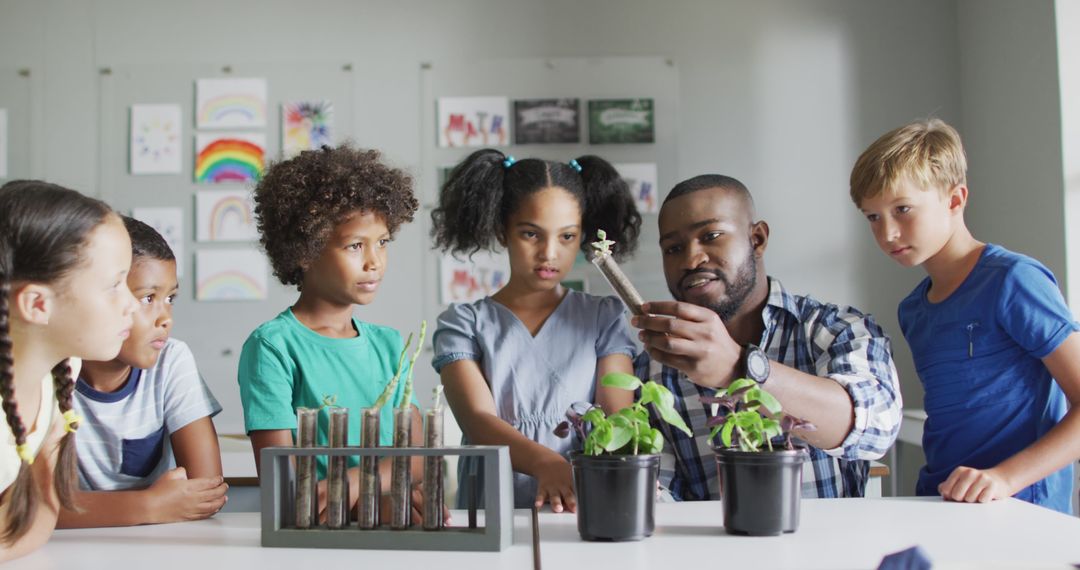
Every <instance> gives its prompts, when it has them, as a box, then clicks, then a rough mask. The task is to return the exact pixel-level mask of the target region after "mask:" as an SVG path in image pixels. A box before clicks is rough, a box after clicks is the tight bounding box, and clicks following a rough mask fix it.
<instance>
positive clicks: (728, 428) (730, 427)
mask: <svg viewBox="0 0 1080 570" xmlns="http://www.w3.org/2000/svg"><path fill="white" fill-rule="evenodd" d="M735 423H736V422H735V418H734V417H732V416H728V419H727V421H726V422H724V429H723V430H721V431H720V441H721V442H722V443H723V444H724V447H731V432H732V431H734V430H735Z"/></svg>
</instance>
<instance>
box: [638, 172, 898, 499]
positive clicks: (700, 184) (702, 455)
mask: <svg viewBox="0 0 1080 570" xmlns="http://www.w3.org/2000/svg"><path fill="white" fill-rule="evenodd" d="M754 217H755V216H754V205H753V199H752V198H751V196H750V193H749V191H748V190H747V189H746V187H745V186H744V185H743V184H742V183H741V182H739V181H738V180H735V179H734V178H731V177H727V176H721V175H711V174H710V175H702V176H697V177H695V178H691V179H690V180H686V181H684V182H682V183H680V184H678V185H677V186H675V188H673V189H672V191H671V192H670V193H669V194H668V196H667V198H666V199H665V200H664V203H663V205H662V207H661V209H660V249H661V251H662V252H663V260H664V276H665V277H666V280H667V284H668V289H669V290H670V291H671V294H672V296H673V297H674V298H675V299H676V300H675V301H658V302H650V303H647V304H646V305H645V306H644V307H643V308H644V310H645V312H646V313H647V314H648V315H649V316H643V317H635V318H634V319H633V324H634V326H636V327H638V328H640V329H642V330H641V332H640V333H639V337H640V338H641V340H642V343H643V344H644V346H645V349H646V351H647V352H645V353H642V354H641V355H640V356H639V357H638V359H637V361H636V362H635V370H636V373H637V375H638V376H639V377H641V378H643V379H648V378H651V379H653V380H656V381H658V382H660V383H661V384H663V385H665V386H666V387H667V388H668V389H670V390H671V391H672V393H674V394H675V399H676V402H675V404H676V406H675V407H676V409H677V410H678V411H679V413H680V414H681V415H682V416H683V419H684V420H685V421H686V423H687V424H688V425H689V426H690V428H691V430H692V431H693V432H694V437H693V438H690V437H688V436H686V435H685V434H682V433H681V432H679V431H677V430H672V429H669V428H668V427H667V424H666V423H664V422H656V425H657V427H660V429H662V430H663V431H664V436H665V438H666V440H667V442H668V446H667V447H666V449H665V454H664V458H663V461H662V463H661V477H660V479H661V483H662V484H664V485H665V486H666V487H667V488H668V489H669V490H670V491H671V492H672V495H673V496H674V497H675V498H676V499H679V500H705V499H715V498H719V494H718V483H717V477H716V464H715V460H714V459H713V453H712V451H711V448H710V445H709V442H708V441H707V438H708V434H709V428H708V427H706V425H705V423H706V421H707V420H708V418H709V416H711V415H712V410H711V409H708V408H705V407H703V406H702V404H701V403H700V401H699V396H701V395H712V394H713V393H714V392H715V391H716V389H718V388H723V387H725V386H727V385H728V384H730V383H731V381H732V380H734V379H736V378H740V377H744V376H748V377H751V378H753V379H754V380H756V381H758V382H760V383H762V385H763V388H765V389H766V390H768V391H769V392H770V393H772V394H773V395H774V396H776V398H777V399H778V400H779V401H780V403H781V405H782V406H783V408H784V411H785V412H786V413H789V414H791V415H793V416H796V417H799V418H802V419H804V420H808V421H810V422H811V423H813V424H814V425H815V426H816V427H817V429H816V431H805V432H796V434H795V435H796V436H798V437H799V438H800V439H802V440H803V441H805V442H806V443H807V444H808V447H809V452H810V461H808V462H807V463H806V464H805V465H804V468H803V496H807V497H860V496H862V495H863V492H864V489H865V486H866V479H867V475H868V473H869V462H868V461H867V460H869V459H876V458H879V457H881V456H882V455H883V454H884V453H885V452H886V450H888V448H889V447H890V446H891V445H892V443H893V441H894V440H895V439H896V435H897V433H898V431H899V428H900V390H899V387H898V385H897V381H896V367H895V366H894V365H893V361H892V354H891V350H890V348H889V339H888V337H887V336H886V335H885V333H884V331H882V329H881V328H880V327H879V326H878V325H877V324H876V323H875V322H874V320H873V318H872V317H870V316H869V315H864V314H862V313H860V312H859V311H857V310H855V309H853V308H850V307H837V306H835V305H830V304H825V303H821V302H819V301H816V300H814V299H811V298H809V297H804V296H795V295H791V294H789V293H788V292H787V291H785V290H784V288H783V286H782V285H781V284H780V282H779V281H778V280H776V279H774V278H772V277H769V276H768V275H767V274H766V272H765V262H764V254H765V249H766V246H767V245H768V241H769V226H768V225H767V224H766V223H765V222H764V221H754ZM765 359H767V362H764V361H765ZM747 363H750V364H751V366H750V367H749V369H747V366H746V365H747ZM763 363H764V364H767V366H762V364H763Z"/></svg>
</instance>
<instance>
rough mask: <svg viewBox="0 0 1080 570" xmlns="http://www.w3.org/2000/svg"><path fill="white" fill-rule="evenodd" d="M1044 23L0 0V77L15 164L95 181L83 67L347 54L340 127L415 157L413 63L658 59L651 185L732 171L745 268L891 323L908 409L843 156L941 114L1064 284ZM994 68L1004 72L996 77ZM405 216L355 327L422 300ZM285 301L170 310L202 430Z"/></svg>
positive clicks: (905, 286)
mask: <svg viewBox="0 0 1080 570" xmlns="http://www.w3.org/2000/svg"><path fill="white" fill-rule="evenodd" d="M1052 23H1053V4H1052V3H1051V2H1050V1H1049V0H1040V1H1032V2H1024V3H1022V4H1020V3H1017V4H1011V3H1010V2H1007V1H1002V2H991V3H984V2H967V1H964V0H957V1H940V0H912V1H906V2H891V1H886V0H871V1H867V0H810V1H802V0H787V1H779V0H774V1H761V2H742V1H736V0H725V1H712V0H672V1H667V2H651V1H648V0H593V1H588V2H575V1H570V0H552V1H548V2H529V1H527V0H453V1H435V0H429V1H417V2H395V1H388V0H381V1H380V0H363V1H347V0H337V1H333V0H320V1H310V2H304V3H297V2H286V1H281V0H271V1H255V0H236V1H231V2H211V1H208V0H190V1H187V2H182V3H181V2H160V1H153V2H150V1H139V0H102V1H97V2H85V1H79V0H41V1H37V2H21V1H18V0H0V71H4V70H14V69H16V68H19V67H27V68H30V69H31V70H32V73H33V77H32V85H33V90H34V93H35V102H34V107H33V117H32V119H33V121H34V125H36V126H37V128H35V129H34V132H33V133H32V136H31V138H30V140H29V141H28V142H27V143H26V144H28V145H30V146H32V148H33V149H34V151H33V153H32V157H31V159H30V160H29V161H28V164H25V165H20V168H23V169H24V171H25V173H26V175H32V176H37V177H44V178H47V179H49V180H52V181H55V182H59V183H62V184H68V185H71V186H73V187H76V188H79V189H81V190H84V191H86V192H88V193H91V194H95V195H105V196H107V195H108V189H107V188H102V187H101V180H102V179H103V173H102V172H101V168H100V163H101V160H100V159H99V156H98V154H97V145H98V141H99V134H100V132H101V130H102V126H101V125H99V124H98V123H99V121H100V120H101V118H100V114H99V112H98V105H99V103H100V101H99V100H98V93H99V89H98V86H99V82H100V81H101V76H100V75H99V72H98V70H99V69H100V68H102V67H117V68H119V67H125V66H127V67H131V66H156V65H214V66H222V65H232V66H235V67H237V68H238V69H242V68H243V66H244V65H245V64H250V65H255V64H263V63H267V62H272V63H275V64H282V63H294V64H304V63H306V62H318V63H320V64H325V63H335V62H348V61H355V62H360V63H361V64H362V65H360V66H358V67H362V69H363V73H362V74H357V75H358V77H357V78H356V80H355V85H356V89H355V95H354V98H353V101H351V107H352V110H353V111H352V120H351V124H350V125H348V126H347V128H348V129H349V131H348V132H347V134H351V135H352V138H353V139H355V140H356V141H357V142H358V144H360V145H363V146H374V147H378V148H381V149H383V150H384V151H385V153H386V155H387V157H388V159H389V160H391V161H392V162H394V163H395V164H398V165H401V166H404V167H406V168H410V169H413V170H414V171H418V170H419V169H420V166H421V164H422V156H421V154H422V150H421V149H422V147H423V144H424V142H425V141H424V140H423V139H422V138H421V137H427V136H430V133H427V132H423V131H422V130H421V123H420V119H419V118H418V117H417V106H418V104H419V103H418V93H419V92H420V88H421V79H420V77H421V76H420V71H419V67H420V63H421V62H433V63H434V65H436V66H438V65H440V63H461V62H468V61H471V60H477V59H496V58H497V59H515V58H521V59H535V58H580V57H619V56H627V57H648V56H655V57H663V58H669V59H671V60H672V62H673V65H674V66H675V67H676V68H677V78H678V79H677V86H676V87H675V89H676V93H677V110H676V112H675V113H673V115H674V116H673V117H663V116H661V117H658V118H657V121H658V122H662V121H666V120H674V121H676V122H677V129H676V141H675V144H676V146H677V150H678V156H677V160H676V161H675V167H674V170H675V172H661V173H660V177H661V179H662V180H666V181H668V183H669V185H670V183H673V182H675V181H678V180H682V179H684V178H687V177H690V176H693V175H696V174H701V173H705V172H720V173H725V174H729V175H733V176H735V177H737V178H740V179H741V180H742V181H743V182H745V183H746V184H747V185H748V186H749V187H750V189H751V191H752V192H753V193H754V195H755V198H756V200H757V203H758V210H759V214H760V216H761V217H762V218H763V219H765V220H767V221H768V222H769V224H770V226H771V228H772V236H771V240H770V246H769V250H768V253H767V256H766V264H767V266H768V269H769V272H770V273H771V274H773V275H775V276H777V277H779V278H781V279H782V280H783V281H784V283H785V284H786V285H787V286H788V287H789V288H790V289H791V290H792V291H794V292H799V293H809V294H813V295H815V296H817V297H819V298H821V299H823V300H829V301H834V302H837V303H841V304H851V305H855V306H857V307H859V308H862V309H863V310H866V311H868V312H871V313H873V314H874V315H875V316H877V317H878V319H879V321H880V322H881V323H882V325H883V326H884V327H885V328H886V330H887V331H888V332H889V333H890V334H891V335H892V336H893V337H894V350H895V353H896V359H897V365H898V368H899V370H900V374H901V383H902V390H903V394H904V398H905V404H906V405H907V406H910V407H919V406H920V405H921V401H922V391H921V388H920V387H919V385H918V381H917V379H916V378H915V375H914V370H913V367H912V364H911V358H910V354H909V352H908V351H907V348H906V345H905V344H904V343H903V341H902V338H901V336H900V331H899V329H898V327H897V325H896V316H895V309H896V303H897V302H898V300H899V299H900V298H902V297H903V296H904V295H905V294H906V293H907V292H908V291H910V289H911V287H913V286H914V284H915V283H917V282H918V280H919V279H921V278H922V274H921V272H919V271H918V270H904V269H902V268H899V267H897V266H895V264H894V263H892V262H891V261H890V260H889V259H887V258H886V257H885V256H884V255H883V254H881V253H880V252H879V251H878V250H877V248H876V247H875V245H874V244H873V242H872V240H871V238H870V235H869V231H868V230H867V228H866V224H865V221H864V220H863V219H862V217H861V216H860V215H859V214H858V212H857V211H856V210H855V208H854V206H853V205H852V204H851V203H850V200H849V199H848V197H847V191H848V182H847V181H848V174H849V171H850V167H851V164H852V163H853V162H854V160H855V158H856V157H857V156H858V154H859V153H860V152H861V151H862V150H863V148H865V146H866V145H868V144H869V143H870V142H872V141H873V140H874V139H875V138H876V137H877V136H879V135H880V134H881V133H883V132H885V131H886V130H888V129H891V128H893V127H895V126H897V125H899V124H902V123H904V122H906V121H909V120H912V119H915V118H920V117H926V116H929V115H934V116H938V117H941V118H943V119H945V120H947V121H950V122H952V123H953V124H955V125H956V126H957V127H958V128H959V129H960V131H961V133H962V134H963V135H964V136H965V139H966V141H967V143H968V147H969V154H970V157H971V162H972V168H973V173H972V177H971V184H972V188H973V200H972V202H973V204H972V209H971V216H972V225H973V227H974V229H975V230H976V231H977V232H984V233H985V234H987V235H988V237H989V239H992V240H993V241H996V242H998V243H1002V244H1004V245H1007V246H1009V247H1013V248H1015V249H1018V250H1020V251H1024V252H1026V253H1030V254H1032V255H1035V256H1037V257H1039V258H1040V259H1043V260H1044V261H1045V262H1046V263H1047V264H1048V265H1049V266H1050V267H1051V269H1053V270H1054V271H1055V272H1056V273H1057V274H1058V275H1059V277H1060V278H1061V279H1062V280H1064V278H1065V271H1064V246H1063V245H1062V244H1061V243H1059V242H1061V241H1062V237H1061V236H1062V234H1063V232H1064V228H1063V224H1064V222H1063V220H1060V219H1056V218H1055V219H1046V220H1044V218H1047V216H1045V215H1044V214H1043V212H1047V211H1049V212H1060V211H1062V203H1063V202H1062V198H1061V196H1060V195H1055V188H1058V189H1060V187H1061V186H1060V182H1061V177H1060V172H1061V168H1060V161H1059V162H1058V163H1057V165H1056V170H1055V164H1054V160H1053V159H1052V155H1054V153H1053V152H1052V149H1053V148H1054V145H1055V144H1059V143H1055V142H1054V140H1051V139H1053V138H1054V137H1052V136H1050V135H1051V134H1054V136H1057V135H1056V134H1055V131H1054V128H1053V122H1054V121H1055V120H1056V118H1055V112H1054V111H1052V110H1051V108H1057V99H1056V89H1057V85H1056V81H1055V73H1056V71H1055V70H1056V65H1057V63H1056V60H1054V59H1053V54H1052V52H1053V49H1054V48H1053V29H1052ZM1047 26H1050V27H1049V28H1047ZM1001 37H1006V38H1009V39H1010V41H1008V42H1000V41H997V40H998V39H999V38H1001ZM1047 38H1049V39H1047ZM1048 50H1049V52H1050V53H1049V54H1048ZM998 65H1006V66H1007V67H1006V69H1007V72H1006V73H1005V75H1004V76H1002V75H1001V74H1000V73H998V71H997V70H998V69H999V68H998V67H997V66H998ZM1003 77H1004V78H1005V80H1003ZM0 81H11V79H9V76H8V75H3V76H0ZM271 89H273V86H271ZM569 95H575V94H573V93H571V94H569ZM343 127H344V126H343ZM342 131H346V129H345V128H342ZM186 136H190V131H189V132H188V133H186ZM271 136H273V134H272V133H271ZM1055 140H1056V139H1055ZM1043 149H1051V150H1048V151H1046V152H1043ZM1054 172H1057V173H1058V174H1057V175H1055V174H1054ZM416 173H417V174H418V176H421V177H422V178H424V179H427V178H428V177H430V176H431V174H430V173H424V172H416ZM1055 176H1057V177H1056V178H1055ZM1055 184H1057V186H1056V187H1055ZM1017 188H1024V189H1025V192H1024V193H1023V194H1022V193H1020V192H1017V191H1016V189H1017ZM663 190H664V191H666V188H664V189H663ZM148 191H153V189H152V188H148ZM1014 213H1019V214H1021V215H1013V214H1014ZM421 215H426V213H423V212H422V213H421ZM1036 219H1037V220H1039V221H1038V224H1039V225H1038V227H1039V231H1037V232H1036V231H1031V223H1032V222H1031V220H1036ZM1018 220H1021V221H1023V222H1024V223H1019V222H1018ZM650 223H651V224H655V216H653V217H646V224H650ZM421 226H422V224H414V225H413V226H410V227H407V228H406V229H405V230H403V232H402V233H401V235H400V237H399V239H398V241H397V242H395V244H394V249H393V250H392V256H393V259H392V262H391V263H392V265H391V268H390V270H389V273H388V275H387V280H386V284H385V285H384V288H393V289H395V290H401V291H404V292H405V293H401V294H402V295H406V296H408V297H409V298H412V299H419V300H420V302H412V303H394V304H393V306H389V305H388V304H386V303H384V304H380V303H379V301H378V300H377V301H376V303H375V304H374V305H372V306H370V307H365V308H363V309H362V310H361V311H360V312H359V314H360V315H361V317H362V318H366V319H369V320H372V321H374V322H379V323H385V324H388V325H391V326H395V327H397V328H399V329H401V330H408V329H411V328H415V326H416V323H417V322H418V321H419V320H420V318H422V317H426V318H428V319H429V320H432V319H434V317H435V316H436V315H437V314H438V312H439V311H441V309H442V307H441V305H439V304H438V302H437V296H436V294H435V291H436V286H435V284H434V283H431V282H423V276H424V275H425V273H424V271H425V270H424V267H426V265H425V263H426V262H427V260H430V255H431V254H430V253H429V252H428V251H427V248H428V243H429V242H428V239H427V236H426V235H425V234H424V232H423V230H422V229H421ZM189 253H190V252H189ZM650 260H652V261H653V262H655V263H654V267H655V268H656V269H655V271H656V272H659V271H660V263H659V255H658V252H657V251H656V249H655V247H652V246H651V244H649V243H646V244H644V246H643V248H642V251H641V253H640V254H639V256H638V261H637V263H636V265H637V266H640V267H648V266H649V263H650ZM637 277H642V278H647V277H652V278H653V281H656V275H652V276H648V275H639V276H637ZM650 293H651V294H653V295H661V294H662V293H663V291H662V290H658V291H657V290H653V291H650ZM290 298H291V293H290V292H288V291H287V290H280V291H277V292H276V293H275V296H274V299H275V302H279V304H278V305H275V306H273V307H271V306H266V307H265V310H264V311H262V312H261V313H259V314H258V315H250V314H249V313H250V311H247V312H245V313H244V318H242V319H238V321H239V322H238V323H236V322H234V323H227V324H222V323H217V322H192V321H191V320H184V311H185V307H190V306H191V305H192V304H193V303H194V301H193V300H192V299H191V298H186V299H183V300H182V302H181V304H180V305H179V306H178V308H177V325H176V331H175V334H176V336H178V337H180V338H184V339H192V341H193V342H192V344H193V347H194V348H195V349H196V355H197V357H198V358H199V359H200V365H201V366H202V368H203V371H204V374H205V375H206V376H207V379H208V381H210V383H211V384H212V386H213V388H214V390H215V392H216V393H217V394H218V396H219V398H220V399H221V400H222V403H223V404H224V405H225V406H226V412H225V413H223V414H222V415H221V416H220V417H219V418H218V425H219V430H220V431H223V432H235V431H240V430H241V429H242V427H241V424H240V417H241V416H240V412H239V400H238V395H237V394H236V388H235V359H236V356H237V354H238V353H239V347H240V343H241V342H242V341H243V337H244V336H245V335H246V332H247V331H249V330H250V328H251V327H252V326H254V325H255V324H257V322H259V321H260V320H263V319H269V318H271V317H272V316H273V315H274V314H276V312H277V311H278V310H280V308H283V307H284V306H285V305H286V304H287V303H288V299H290ZM384 298H386V297H384ZM256 317H257V318H256ZM230 326H231V327H232V328H231V329H230ZM232 329H235V330H232ZM223 331H225V332H223ZM417 381H418V389H417V393H418V394H424V393H426V390H427V389H428V388H430V386H432V385H433V384H434V383H435V382H436V378H435V375H434V373H433V371H431V370H430V367H427V366H421V367H420V368H419V369H418V380H417Z"/></svg>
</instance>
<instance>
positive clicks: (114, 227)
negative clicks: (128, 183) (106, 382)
mask: <svg viewBox="0 0 1080 570" xmlns="http://www.w3.org/2000/svg"><path fill="white" fill-rule="evenodd" d="M130 267H131V242H130V240H129V239H128V234H127V231H126V230H125V229H124V225H123V222H121V220H120V217H119V216H117V215H116V214H115V213H113V212H112V210H111V209H110V208H109V207H108V206H107V205H105V204H104V203H103V202H101V201H99V200H95V199H92V198H87V197H85V196H83V195H81V194H79V193H78V192H75V191H73V190H68V189H66V188H62V187H60V186H56V185H54V184H48V183H46V182H39V181H14V182H9V183H8V184H5V185H4V186H2V187H0V399H2V402H3V414H4V418H3V421H0V562H2V561H5V560H10V559H12V558H17V557H19V556H22V555H24V554H26V553H28V552H30V551H32V550H33V549H35V548H37V547H38V546H40V545H41V544H43V543H44V542H45V541H46V540H48V537H49V535H50V534H51V533H52V530H53V528H55V526H56V520H57V514H58V512H59V509H60V507H61V506H63V507H64V508H68V509H75V508H77V506H76V505H74V504H73V502H72V497H73V496H74V494H75V488H76V485H77V466H76V457H75V446H74V441H73V438H72V432H73V431H74V430H75V429H76V428H77V427H78V417H77V416H76V415H75V413H74V412H73V411H72V409H71V406H72V401H71V400H72V390H73V388H74V380H73V379H74V378H75V377H76V375H77V369H78V367H79V363H80V362H81V361H80V360H79V359H80V358H87V359H93V360H109V359H112V358H114V357H116V355H117V354H118V353H119V352H120V347H121V345H122V344H123V342H124V339H125V338H126V337H127V336H128V334H129V332H130V328H131V323H132V313H133V311H134V309H135V305H136V302H135V298H134V297H133V296H132V295H131V291H130V290H129V289H128V286H127V280H126V276H127V272H128V269H129V268H130ZM16 363H18V366H16Z"/></svg>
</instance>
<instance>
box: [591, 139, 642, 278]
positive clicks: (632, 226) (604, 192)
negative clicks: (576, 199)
mask: <svg viewBox="0 0 1080 570" xmlns="http://www.w3.org/2000/svg"><path fill="white" fill-rule="evenodd" d="M576 161H577V165H578V166H580V168H581V170H580V173H581V180H582V183H583V185H584V191H585V208H584V212H583V214H582V226H583V229H584V232H585V239H584V240H583V243H582V250H584V251H586V252H588V251H591V249H590V248H589V246H588V244H590V243H591V242H592V241H594V240H595V239H596V231H597V230H604V231H605V232H607V239H610V240H613V241H614V242H615V245H614V246H613V247H612V254H613V255H614V256H615V259H617V260H622V259H623V258H625V257H627V256H629V255H631V254H633V253H634V250H636V249H637V240H638V236H639V235H640V234H641V214H639V213H638V210H637V205H636V204H635V203H634V197H633V196H632V195H631V194H630V188H629V186H627V184H626V181H625V180H623V178H622V176H621V175H620V174H619V172H618V171H617V170H615V167H614V166H612V165H611V163H609V162H608V161H606V160H604V159H602V158H600V157H599V156H595V155H586V156H581V157H578V158H577V159H576ZM576 169H577V168H575V170H576Z"/></svg>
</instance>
